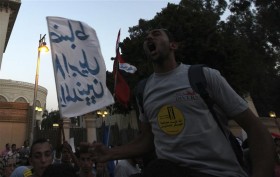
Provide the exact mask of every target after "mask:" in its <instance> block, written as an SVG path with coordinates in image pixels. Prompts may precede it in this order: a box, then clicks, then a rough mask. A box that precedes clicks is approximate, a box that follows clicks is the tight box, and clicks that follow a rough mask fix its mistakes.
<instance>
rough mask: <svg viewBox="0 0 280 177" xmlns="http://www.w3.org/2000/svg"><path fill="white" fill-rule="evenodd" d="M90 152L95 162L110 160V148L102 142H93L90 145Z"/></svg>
mask: <svg viewBox="0 0 280 177" xmlns="http://www.w3.org/2000/svg"><path fill="white" fill-rule="evenodd" d="M89 146H90V147H89V152H90V153H91V157H92V159H93V161H94V162H107V161H108V160H110V155H109V148H108V147H106V146H105V145H104V144H102V143H93V144H90V145H89Z"/></svg>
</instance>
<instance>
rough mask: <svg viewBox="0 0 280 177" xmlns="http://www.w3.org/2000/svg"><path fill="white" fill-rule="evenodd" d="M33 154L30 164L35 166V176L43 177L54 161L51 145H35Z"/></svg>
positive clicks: (45, 143) (46, 143)
mask: <svg viewBox="0 0 280 177" xmlns="http://www.w3.org/2000/svg"><path fill="white" fill-rule="evenodd" d="M31 152H32V154H30V157H29V163H30V164H31V165H32V166H33V169H34V172H35V174H36V175H37V176H41V175H42V174H43V173H44V171H45V169H46V168H47V167H48V166H49V165H50V164H52V161H53V153H52V148H51V145H50V143H48V142H44V143H38V144H35V145H34V146H33V147H32V151H31Z"/></svg>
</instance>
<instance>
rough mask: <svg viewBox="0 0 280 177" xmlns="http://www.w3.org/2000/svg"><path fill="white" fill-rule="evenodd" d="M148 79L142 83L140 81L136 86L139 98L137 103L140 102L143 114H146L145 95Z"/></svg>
mask: <svg viewBox="0 0 280 177" xmlns="http://www.w3.org/2000/svg"><path fill="white" fill-rule="evenodd" d="M147 80H148V79H147V78H146V79H143V80H141V81H139V83H138V84H137V86H136V93H135V95H136V98H137V102H138V106H140V110H141V112H142V113H144V105H143V104H144V100H143V99H144V98H143V94H144V90H145V87H146V83H147Z"/></svg>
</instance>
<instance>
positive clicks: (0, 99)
mask: <svg viewBox="0 0 280 177" xmlns="http://www.w3.org/2000/svg"><path fill="white" fill-rule="evenodd" d="M47 93H48V91H47V89H46V88H44V87H41V86H39V87H38V92H37V95H38V96H37V106H39V107H42V108H43V110H45V108H46V98H47ZM33 98H34V84H31V83H27V82H21V81H14V80H5V79H0V103H6V102H7V103H9V102H10V103H28V105H29V107H30V109H31V108H32V106H33ZM0 111H1V110H0ZM2 112H3V109H2ZM13 114H15V115H14V116H15V117H16V116H17V115H16V114H21V111H20V110H18V112H16V110H15V112H13ZM42 115H43V111H41V112H36V121H37V122H39V124H40V123H41V121H42ZM31 120H32V114H31V113H28V115H27V117H26V120H18V119H14V120H13V119H12V118H11V115H5V114H1V112H0V150H1V149H2V147H4V146H5V144H6V143H10V144H12V143H16V145H17V146H18V147H20V146H21V145H22V144H23V142H24V140H26V139H28V138H29V135H30V124H31Z"/></svg>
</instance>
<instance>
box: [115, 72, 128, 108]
mask: <svg viewBox="0 0 280 177" xmlns="http://www.w3.org/2000/svg"><path fill="white" fill-rule="evenodd" d="M116 73H117V76H115V78H117V81H116V85H115V97H116V99H117V100H118V101H119V102H120V103H121V104H122V105H124V106H125V107H127V105H128V102H129V98H130V88H129V86H128V84H127V83H126V81H125V80H124V78H123V76H122V75H121V73H120V72H119V71H117V72H116Z"/></svg>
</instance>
